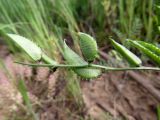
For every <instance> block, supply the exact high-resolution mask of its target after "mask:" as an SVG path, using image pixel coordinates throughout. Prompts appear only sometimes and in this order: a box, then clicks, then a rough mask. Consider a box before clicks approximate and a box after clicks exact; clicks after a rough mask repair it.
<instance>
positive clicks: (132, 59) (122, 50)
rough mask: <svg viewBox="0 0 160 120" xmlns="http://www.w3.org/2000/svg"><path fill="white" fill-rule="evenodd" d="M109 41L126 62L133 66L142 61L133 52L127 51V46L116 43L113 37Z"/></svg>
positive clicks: (138, 64)
mask: <svg viewBox="0 0 160 120" xmlns="http://www.w3.org/2000/svg"><path fill="white" fill-rule="evenodd" d="M111 42H112V45H113V46H114V48H115V49H116V50H117V52H119V53H120V54H121V55H122V57H123V58H124V59H125V60H127V61H128V63H129V64H130V65H131V66H134V67H135V66H140V65H141V64H142V61H141V60H140V59H139V58H138V57H137V56H136V55H135V54H133V53H132V52H131V51H129V50H128V49H127V48H125V47H124V46H122V45H121V44H119V43H117V42H116V41H114V40H113V39H111Z"/></svg>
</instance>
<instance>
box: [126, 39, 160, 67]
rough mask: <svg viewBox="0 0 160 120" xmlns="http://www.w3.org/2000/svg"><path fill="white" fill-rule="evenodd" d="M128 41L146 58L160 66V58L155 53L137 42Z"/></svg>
mask: <svg viewBox="0 0 160 120" xmlns="http://www.w3.org/2000/svg"><path fill="white" fill-rule="evenodd" d="M128 41H129V42H130V43H131V45H132V46H134V47H136V48H138V49H139V50H141V51H142V52H143V53H144V54H145V55H146V56H148V57H149V58H150V60H152V61H153V62H155V63H156V64H158V65H159V66H160V57H159V56H158V55H156V54H155V53H153V52H152V51H151V50H150V49H148V48H146V47H145V46H142V45H141V44H139V43H138V42H137V41H133V40H128Z"/></svg>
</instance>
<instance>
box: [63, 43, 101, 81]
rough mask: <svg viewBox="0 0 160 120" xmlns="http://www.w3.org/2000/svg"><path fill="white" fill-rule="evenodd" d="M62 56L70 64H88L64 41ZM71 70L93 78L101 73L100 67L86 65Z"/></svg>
mask: <svg viewBox="0 0 160 120" xmlns="http://www.w3.org/2000/svg"><path fill="white" fill-rule="evenodd" d="M63 54H64V58H65V59H66V61H67V62H68V63H69V64H71V65H88V63H87V62H86V61H84V60H83V59H82V58H81V57H80V56H79V55H78V54H76V53H75V52H74V51H73V50H72V49H70V48H69V47H68V46H67V45H66V43H64V53H63ZM72 69H73V71H74V72H75V73H76V74H77V75H79V76H81V77H83V78H88V79H90V78H95V77H98V76H99V75H100V74H101V70H100V69H96V68H91V67H86V68H72Z"/></svg>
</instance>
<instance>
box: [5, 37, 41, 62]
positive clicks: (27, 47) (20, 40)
mask: <svg viewBox="0 0 160 120" xmlns="http://www.w3.org/2000/svg"><path fill="white" fill-rule="evenodd" d="M7 36H8V37H9V38H10V39H11V40H13V41H14V42H15V43H17V44H18V45H19V46H20V47H21V48H22V49H23V50H24V51H25V52H26V53H27V54H28V55H29V56H30V57H31V58H32V59H33V60H35V61H38V60H40V59H41V56H42V51H41V49H40V48H39V47H38V46H37V45H36V44H35V43H33V42H32V41H30V40H28V39H26V38H25V37H22V36H19V35H16V34H7Z"/></svg>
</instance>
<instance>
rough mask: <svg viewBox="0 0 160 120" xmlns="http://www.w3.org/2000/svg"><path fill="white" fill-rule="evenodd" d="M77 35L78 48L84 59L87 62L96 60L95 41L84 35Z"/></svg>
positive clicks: (96, 49)
mask: <svg viewBox="0 0 160 120" xmlns="http://www.w3.org/2000/svg"><path fill="white" fill-rule="evenodd" d="M78 35H79V38H80V40H79V43H80V48H81V50H82V54H83V56H84V58H85V59H86V60H87V61H89V62H92V61H93V60H94V59H95V58H96V56H97V53H98V47H97V43H96V40H95V39H94V38H93V37H91V36H90V35H88V34H86V33H82V32H79V33H78Z"/></svg>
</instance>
